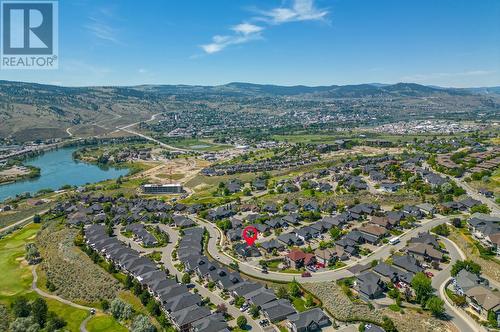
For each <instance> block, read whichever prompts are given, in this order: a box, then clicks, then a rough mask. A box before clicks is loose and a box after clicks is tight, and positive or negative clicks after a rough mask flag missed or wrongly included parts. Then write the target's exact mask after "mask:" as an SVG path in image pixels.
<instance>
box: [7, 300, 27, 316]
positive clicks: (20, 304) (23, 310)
mask: <svg viewBox="0 0 500 332" xmlns="http://www.w3.org/2000/svg"><path fill="white" fill-rule="evenodd" d="M11 308H12V313H13V314H14V316H15V317H28V316H29V315H30V313H31V306H30V304H29V303H28V300H27V299H26V298H25V297H24V296H20V297H17V298H15V299H14V301H12V304H11Z"/></svg>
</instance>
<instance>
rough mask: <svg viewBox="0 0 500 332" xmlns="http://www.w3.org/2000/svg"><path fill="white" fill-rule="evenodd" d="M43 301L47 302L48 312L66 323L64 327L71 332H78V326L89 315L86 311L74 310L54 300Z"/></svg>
mask: <svg viewBox="0 0 500 332" xmlns="http://www.w3.org/2000/svg"><path fill="white" fill-rule="evenodd" d="M45 300H46V301H47V305H48V307H49V310H50V311H53V312H55V313H56V314H57V315H58V316H59V317H61V318H62V319H64V320H65V321H66V323H68V325H66V328H67V329H68V330H70V331H73V332H78V331H80V324H81V323H82V321H83V320H84V319H85V318H87V316H88V315H89V312H88V311H87V310H82V309H76V308H73V307H71V306H69V305H66V304H64V303H61V302H59V301H56V300H51V299H45Z"/></svg>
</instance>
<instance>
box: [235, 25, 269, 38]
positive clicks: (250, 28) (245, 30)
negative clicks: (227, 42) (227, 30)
mask: <svg viewBox="0 0 500 332" xmlns="http://www.w3.org/2000/svg"><path fill="white" fill-rule="evenodd" d="M231 30H233V31H234V32H236V33H241V34H243V35H245V36H246V35H250V34H253V33H258V32H261V31H262V30H264V28H263V27H260V26H258V25H255V24H250V23H241V24H238V25H235V26H234V27H232V28H231Z"/></svg>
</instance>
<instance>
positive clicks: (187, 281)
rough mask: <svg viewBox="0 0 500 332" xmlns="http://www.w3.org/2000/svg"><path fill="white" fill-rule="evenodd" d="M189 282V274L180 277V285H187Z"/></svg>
mask: <svg viewBox="0 0 500 332" xmlns="http://www.w3.org/2000/svg"><path fill="white" fill-rule="evenodd" d="M190 282H191V275H190V274H189V273H184V274H183V275H182V283H183V284H189V283H190Z"/></svg>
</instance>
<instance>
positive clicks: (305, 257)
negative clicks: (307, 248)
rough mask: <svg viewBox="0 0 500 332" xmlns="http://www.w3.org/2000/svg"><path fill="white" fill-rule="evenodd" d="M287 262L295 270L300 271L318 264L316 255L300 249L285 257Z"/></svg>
mask: <svg viewBox="0 0 500 332" xmlns="http://www.w3.org/2000/svg"><path fill="white" fill-rule="evenodd" d="M285 259H286V262H287V263H288V265H289V266H290V267H291V268H293V269H296V270H298V269H300V268H302V267H305V266H309V265H312V264H314V263H316V257H315V256H314V254H310V253H305V252H303V251H302V250H300V249H293V250H291V251H290V252H289V253H288V254H287V255H286V256H285Z"/></svg>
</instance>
